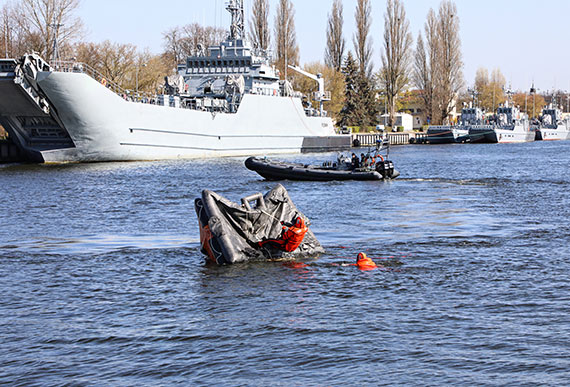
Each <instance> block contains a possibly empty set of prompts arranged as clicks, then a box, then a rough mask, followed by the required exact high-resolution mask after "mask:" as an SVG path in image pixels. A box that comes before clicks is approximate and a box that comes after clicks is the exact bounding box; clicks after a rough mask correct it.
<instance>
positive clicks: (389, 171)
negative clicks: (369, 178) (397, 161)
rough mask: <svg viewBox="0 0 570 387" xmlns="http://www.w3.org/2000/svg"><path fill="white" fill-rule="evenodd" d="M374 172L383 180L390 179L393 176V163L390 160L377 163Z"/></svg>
mask: <svg viewBox="0 0 570 387" xmlns="http://www.w3.org/2000/svg"><path fill="white" fill-rule="evenodd" d="M376 172H378V173H379V174H380V175H382V177H383V178H384V179H390V178H392V176H393V175H394V163H393V162H391V161H390V160H383V161H378V162H377V163H376Z"/></svg>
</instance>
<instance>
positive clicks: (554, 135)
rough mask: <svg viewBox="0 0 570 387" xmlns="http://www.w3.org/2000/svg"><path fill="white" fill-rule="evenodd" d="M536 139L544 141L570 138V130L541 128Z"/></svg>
mask: <svg viewBox="0 0 570 387" xmlns="http://www.w3.org/2000/svg"><path fill="white" fill-rule="evenodd" d="M536 139H537V140H542V141H556V140H570V131H569V130H567V129H566V128H565V127H564V128H540V129H538V130H537V131H536Z"/></svg>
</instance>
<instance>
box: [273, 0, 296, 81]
mask: <svg viewBox="0 0 570 387" xmlns="http://www.w3.org/2000/svg"><path fill="white" fill-rule="evenodd" d="M275 39H276V40H277V41H276V46H277V53H276V54H277V58H276V62H277V63H276V67H277V68H278V69H279V71H280V72H281V74H282V75H283V76H284V77H285V78H287V65H288V64H297V63H298V62H299V46H298V45H297V38H296V33H295V10H294V9H293V4H292V3H291V0H279V7H278V8H277V14H276V16H275Z"/></svg>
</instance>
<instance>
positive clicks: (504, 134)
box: [469, 125, 535, 143]
mask: <svg viewBox="0 0 570 387" xmlns="http://www.w3.org/2000/svg"><path fill="white" fill-rule="evenodd" d="M534 137H535V133H534V132H532V131H529V130H526V129H524V128H523V127H522V126H521V127H514V128H513V129H500V128H496V127H492V126H486V125H485V126H482V125H478V126H473V127H471V128H470V129H469V140H470V142H472V143H477V142H479V143H520V142H530V141H534Z"/></svg>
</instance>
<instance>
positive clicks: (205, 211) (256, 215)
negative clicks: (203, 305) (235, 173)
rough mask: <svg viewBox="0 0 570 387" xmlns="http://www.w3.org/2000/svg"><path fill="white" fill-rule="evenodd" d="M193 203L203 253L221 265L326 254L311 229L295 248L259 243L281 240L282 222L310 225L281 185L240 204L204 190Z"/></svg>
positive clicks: (252, 196)
mask: <svg viewBox="0 0 570 387" xmlns="http://www.w3.org/2000/svg"><path fill="white" fill-rule="evenodd" d="M252 203H254V206H252ZM194 206H195V209H196V214H197V215H198V222H199V225H200V243H201V245H202V253H204V254H205V255H207V256H208V258H209V259H210V260H211V261H213V262H215V263H217V264H219V265H224V264H232V263H237V262H245V261H250V260H267V259H279V258H284V259H295V258H300V257H305V256H316V255H319V254H322V253H324V249H323V247H322V246H321V244H320V243H319V241H318V240H317V238H315V235H314V234H313V233H312V232H311V230H310V229H309V230H308V231H306V233H305V234H304V237H303V240H302V242H301V244H300V245H299V246H298V247H297V248H296V249H295V250H294V251H291V252H287V251H283V250H281V249H279V248H276V247H272V245H271V244H264V245H263V247H261V246H260V242H261V243H263V241H266V240H268V239H269V240H274V239H279V238H280V237H281V236H282V233H283V231H284V227H283V224H288V223H290V222H291V221H292V220H293V219H295V218H297V217H301V218H302V219H303V220H304V223H305V224H306V225H308V224H309V221H308V219H307V217H306V216H305V215H303V214H302V213H301V212H300V211H299V210H298V209H297V207H295V204H293V201H292V200H291V198H290V197H289V194H288V193H287V190H286V189H285V187H283V186H282V185H281V184H278V185H277V186H276V187H275V188H273V189H272V190H271V191H269V192H268V193H267V194H265V195H262V194H261V193H257V194H254V195H251V196H248V197H245V198H243V199H241V204H237V203H233V202H231V201H230V200H228V199H226V198H224V197H222V196H220V195H218V194H217V193H215V192H212V191H209V190H204V191H202V197H201V198H197V199H196V200H195V202H194Z"/></svg>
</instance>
